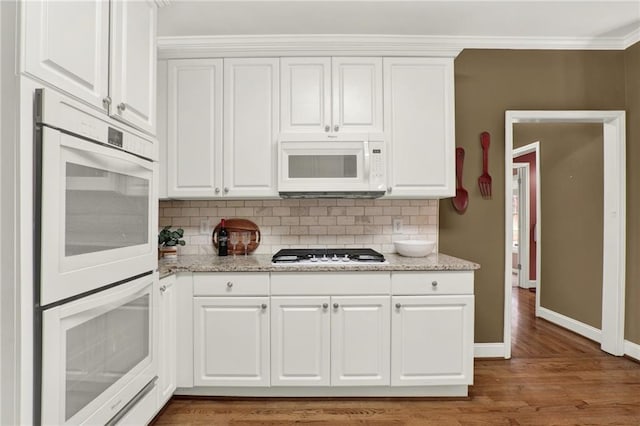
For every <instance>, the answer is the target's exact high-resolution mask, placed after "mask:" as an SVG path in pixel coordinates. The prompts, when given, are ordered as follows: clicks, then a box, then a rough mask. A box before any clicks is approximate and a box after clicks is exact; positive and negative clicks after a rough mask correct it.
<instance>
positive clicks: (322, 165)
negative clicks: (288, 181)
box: [289, 155, 358, 179]
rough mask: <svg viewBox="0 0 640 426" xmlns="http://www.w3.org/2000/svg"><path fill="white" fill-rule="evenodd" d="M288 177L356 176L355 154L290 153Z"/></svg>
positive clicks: (356, 158) (356, 159) (356, 160)
mask: <svg viewBox="0 0 640 426" xmlns="http://www.w3.org/2000/svg"><path fill="white" fill-rule="evenodd" d="M289 177H290V178H316V179H319V178H355V177H358V156H357V155H290V156H289Z"/></svg>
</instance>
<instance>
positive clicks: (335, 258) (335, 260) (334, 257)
mask: <svg viewBox="0 0 640 426" xmlns="http://www.w3.org/2000/svg"><path fill="white" fill-rule="evenodd" d="M338 260H340V259H338V255H337V254H334V255H333V257H332V258H331V261H333V262H337V261H338Z"/></svg>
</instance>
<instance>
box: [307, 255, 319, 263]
mask: <svg viewBox="0 0 640 426" xmlns="http://www.w3.org/2000/svg"><path fill="white" fill-rule="evenodd" d="M309 260H310V261H312V262H317V261H318V258H317V257H316V256H315V255H313V256H311V259H309Z"/></svg>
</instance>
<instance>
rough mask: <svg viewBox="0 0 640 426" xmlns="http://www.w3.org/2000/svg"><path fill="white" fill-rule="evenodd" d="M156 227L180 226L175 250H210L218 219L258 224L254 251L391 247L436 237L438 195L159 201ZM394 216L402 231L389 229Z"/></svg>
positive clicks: (195, 251)
mask: <svg viewBox="0 0 640 426" xmlns="http://www.w3.org/2000/svg"><path fill="white" fill-rule="evenodd" d="M159 214H160V221H159V225H160V227H163V226H166V225H171V226H173V227H178V228H183V229H184V234H185V237H184V239H185V241H186V245H185V246H181V247H179V252H180V253H181V254H212V253H214V252H215V250H214V247H213V244H212V243H211V231H212V230H213V228H214V227H215V226H216V225H217V224H218V223H219V222H220V219H222V218H226V219H228V218H243V219H249V220H251V221H253V222H254V223H255V224H256V225H258V226H259V227H260V232H261V234H262V241H261V242H260V246H259V247H258V249H257V250H256V251H255V252H256V253H268V254H272V253H275V252H276V251H278V250H280V249H281V248H306V247H346V248H350V247H370V248H372V249H374V250H378V251H382V252H383V253H391V252H393V251H394V247H393V241H394V240H399V239H428V240H433V241H436V242H437V241H438V200H360V199H354V200H350V199H318V200H313V199H302V200H291V199H288V200H228V201H222V200H221V201H217V200H216V201H202V200H197V201H195V200H191V201H188V200H184V201H160V209H159ZM394 219H401V220H402V232H401V233H394V232H393V221H394Z"/></svg>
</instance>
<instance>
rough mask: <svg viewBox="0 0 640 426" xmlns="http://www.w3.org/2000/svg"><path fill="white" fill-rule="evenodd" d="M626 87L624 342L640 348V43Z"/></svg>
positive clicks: (632, 53)
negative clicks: (625, 285)
mask: <svg viewBox="0 0 640 426" xmlns="http://www.w3.org/2000/svg"><path fill="white" fill-rule="evenodd" d="M625 71H626V83H627V87H626V88H627V93H626V95H627V294H626V302H627V303H626V310H625V316H626V320H625V338H626V339H627V340H630V341H632V342H634V343H637V344H640V168H639V167H638V162H639V161H640V43H636V44H635V45H633V46H631V47H630V48H628V49H627V50H626V51H625Z"/></svg>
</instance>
